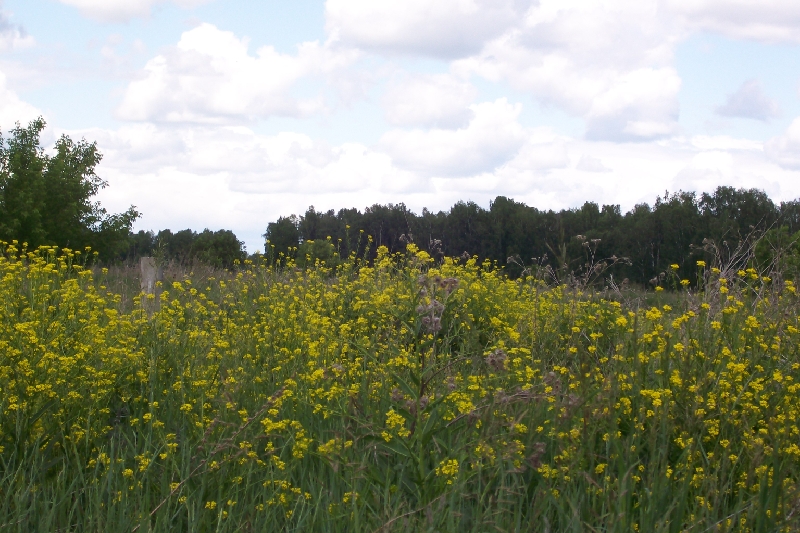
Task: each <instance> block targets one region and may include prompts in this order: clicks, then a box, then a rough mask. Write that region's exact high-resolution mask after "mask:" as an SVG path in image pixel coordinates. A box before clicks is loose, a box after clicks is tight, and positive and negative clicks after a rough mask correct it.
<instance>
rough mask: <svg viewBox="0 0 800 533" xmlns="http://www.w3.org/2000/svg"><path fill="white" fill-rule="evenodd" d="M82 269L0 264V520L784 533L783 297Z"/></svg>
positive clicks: (799, 398)
mask: <svg viewBox="0 0 800 533" xmlns="http://www.w3.org/2000/svg"><path fill="white" fill-rule="evenodd" d="M86 255H87V254H86V252H84V253H83V254H81V253H79V252H73V251H69V250H61V251H59V250H55V249H48V248H42V249H39V250H38V251H36V252H25V253H21V252H20V251H18V250H17V249H16V248H15V247H14V246H11V245H9V246H7V247H6V249H5V252H4V253H3V254H2V256H1V257H0V531H4V532H5V531H19V532H31V531H48V532H52V531H75V532H87V531H89V532H105V531H140V532H145V531H173V530H174V531H231V532H232V531H245V532H246V531H323V532H326V531H342V532H356V531H358V532H361V531H363V532H375V531H386V532H388V531H393V532H394V531H409V532H411V531H414V532H417V531H459V532H468V531H475V532H489V531H542V532H561V531H574V532H582V531H608V532H611V531H619V532H628V531H642V532H661V531H663V532H680V531H692V532H698V533H699V532H705V531H714V532H723V531H759V532H771V531H797V530H800V492H798V489H799V488H800V487H798V483H800V446H798V445H800V427H798V425H799V424H800V422H798V420H800V394H798V392H799V391H800V351H799V350H798V348H799V347H800V330H798V328H800V325H798V314H800V307H799V306H798V296H797V294H796V290H795V287H794V285H793V284H792V283H791V282H788V281H787V282H784V281H782V280H778V279H775V280H771V279H769V278H767V277H765V276H762V275H760V274H759V273H757V272H756V271H754V270H749V271H748V270H738V269H734V270H730V269H725V268H723V269H722V271H720V270H719V269H718V268H712V267H713V265H708V267H707V266H706V265H704V264H702V263H700V264H698V269H699V276H698V279H700V280H701V282H700V286H694V287H692V286H688V282H685V283H683V284H681V280H679V279H677V278H676V277H675V276H674V274H673V275H672V276H671V277H670V276H667V278H666V280H665V284H666V289H667V290H661V291H656V292H651V293H650V294H649V295H648V296H647V300H646V302H647V303H645V300H644V299H643V297H637V298H633V297H627V296H626V294H624V293H618V292H617V293H615V292H612V291H604V292H600V293H592V292H591V291H590V290H583V291H580V290H578V289H577V288H569V287H566V286H550V285H547V284H545V283H544V282H543V281H541V280H539V279H537V278H536V276H533V275H531V276H527V277H523V278H520V279H516V280H510V279H508V278H506V277H505V276H504V275H503V272H502V270H498V269H497V268H496V267H495V266H494V265H492V264H488V263H487V264H476V262H475V260H474V259H470V260H463V259H462V260H453V259H445V260H443V261H434V260H433V259H432V258H431V257H430V256H428V254H426V253H425V252H421V251H418V250H417V249H415V247H414V246H413V245H409V248H408V250H407V251H406V253H404V254H397V255H389V254H388V253H387V252H385V250H380V249H379V254H378V258H377V259H376V260H375V261H374V263H372V264H369V265H368V264H366V263H364V262H362V261H359V260H358V259H357V258H355V257H351V258H350V259H349V260H346V261H344V262H343V263H342V264H340V265H338V266H336V267H335V268H328V267H326V266H325V265H323V264H317V265H316V266H312V267H308V268H304V269H300V268H294V267H292V266H291V265H289V266H287V267H282V268H274V267H269V266H266V265H261V264H254V263H252V262H245V263H244V264H242V265H240V266H239V269H238V270H237V271H236V272H233V273H228V272H222V271H220V272H205V273H200V272H194V273H191V272H185V273H183V274H182V275H179V276H177V275H176V276H173V278H174V279H169V280H165V282H164V284H163V287H161V289H160V290H159V291H158V294H157V295H150V296H143V295H136V294H133V293H131V292H130V287H129V285H130V284H128V285H125V283H123V282H124V281H125V280H124V279H123V278H121V277H120V276H119V275H115V272H114V271H111V272H109V271H108V270H101V269H95V268H90V267H87V266H86V265H87V263H86V261H85V259H84V257H85V256H86ZM120 280H122V281H120ZM126 291H127V292H126Z"/></svg>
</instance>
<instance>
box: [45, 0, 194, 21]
mask: <svg viewBox="0 0 800 533" xmlns="http://www.w3.org/2000/svg"><path fill="white" fill-rule="evenodd" d="M58 1H59V2H61V3H62V4H66V5H68V6H72V7H75V8H78V9H79V10H80V12H81V13H82V14H83V15H84V16H86V17H89V18H92V19H94V20H99V21H102V22H125V21H127V20H131V19H133V18H137V17H146V16H148V15H149V14H150V10H151V9H152V8H153V6H155V5H157V4H162V3H167V2H172V3H174V4H177V5H179V6H181V7H193V6H196V5H200V4H204V3H206V2H207V1H208V0H58Z"/></svg>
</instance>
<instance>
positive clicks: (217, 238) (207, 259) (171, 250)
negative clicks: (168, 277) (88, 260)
mask: <svg viewBox="0 0 800 533" xmlns="http://www.w3.org/2000/svg"><path fill="white" fill-rule="evenodd" d="M128 243H129V244H128V250H127V252H126V253H125V254H124V255H123V256H122V257H121V259H123V260H130V259H134V260H135V259H137V258H139V257H142V256H151V257H155V258H156V259H158V260H161V261H165V262H166V261H175V262H178V263H183V264H188V263H193V262H199V263H203V264H206V265H210V266H214V267H217V268H228V269H230V268H233V267H234V266H235V265H236V264H238V263H239V262H241V261H243V260H244V259H245V258H246V257H247V254H246V253H245V250H244V243H243V242H241V241H239V240H238V239H237V238H236V235H235V234H234V233H233V232H232V231H230V230H219V231H211V230H209V229H206V230H203V231H201V232H199V233H198V232H195V231H192V230H191V229H185V230H182V231H178V232H176V233H172V231H170V230H168V229H166V230H162V231H159V232H158V233H154V232H152V231H139V232H138V233H135V234H132V235H131V236H130V237H129V240H128Z"/></svg>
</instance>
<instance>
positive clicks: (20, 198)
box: [0, 118, 139, 258]
mask: <svg viewBox="0 0 800 533" xmlns="http://www.w3.org/2000/svg"><path fill="white" fill-rule="evenodd" d="M44 128H45V121H44V120H43V119H42V118H38V119H36V120H34V121H33V122H31V123H30V124H28V126H26V127H22V126H20V125H19V124H17V126H16V127H15V128H14V129H12V130H11V132H10V136H9V138H8V139H7V140H5V139H3V137H2V135H1V134H0V239H2V240H5V241H11V240H15V239H16V240H17V241H19V242H20V243H27V244H28V246H29V247H37V246H39V245H57V246H60V247H67V248H72V249H83V248H84V247H86V246H89V247H91V248H92V249H94V250H95V251H98V252H99V253H100V254H101V255H102V256H103V257H106V258H111V257H114V256H115V255H116V254H118V253H119V252H120V251H121V250H122V249H124V248H125V247H126V246H127V239H128V235H129V233H130V229H131V226H132V225H133V222H134V221H135V220H136V219H137V218H138V217H139V213H138V212H137V211H136V208H135V207H133V206H131V207H130V208H129V209H128V210H127V211H125V212H124V213H119V214H110V213H108V212H107V211H106V209H105V208H103V207H102V206H101V205H100V203H99V202H96V201H93V198H94V197H95V196H96V195H97V193H98V192H99V191H100V189H102V188H104V187H106V185H107V183H106V182H105V181H103V180H102V179H101V178H100V177H99V176H98V175H97V174H96V173H95V169H96V167H97V165H98V164H99V163H100V160H101V159H102V155H101V154H100V152H99V151H98V150H97V145H96V143H89V142H87V141H86V140H83V139H81V140H80V141H73V140H72V139H70V138H69V137H68V136H66V135H62V136H61V137H60V138H59V139H58V140H57V141H56V143H55V147H54V153H53V155H50V154H48V153H46V152H45V150H44V148H43V147H42V145H41V139H40V137H41V133H42V131H43V130H44Z"/></svg>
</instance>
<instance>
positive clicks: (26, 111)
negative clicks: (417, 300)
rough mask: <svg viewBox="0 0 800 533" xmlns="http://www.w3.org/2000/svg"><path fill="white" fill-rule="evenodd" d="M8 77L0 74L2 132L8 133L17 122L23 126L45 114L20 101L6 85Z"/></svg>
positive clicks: (0, 119) (0, 121)
mask: <svg viewBox="0 0 800 533" xmlns="http://www.w3.org/2000/svg"><path fill="white" fill-rule="evenodd" d="M6 81H7V80H6V75H5V74H3V73H2V72H0V130H2V131H6V132H7V131H8V130H10V129H12V128H13V127H14V124H15V123H16V122H19V123H20V124H22V125H23V126H24V125H26V124H27V123H28V122H30V121H31V120H33V119H35V118H36V117H39V116H41V115H42V114H43V113H42V112H41V111H40V110H39V109H37V108H36V107H34V106H32V105H31V104H29V103H27V102H24V101H22V100H20V98H19V96H17V95H16V93H14V92H13V91H12V90H11V89H9V88H8V86H7V83H6Z"/></svg>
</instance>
